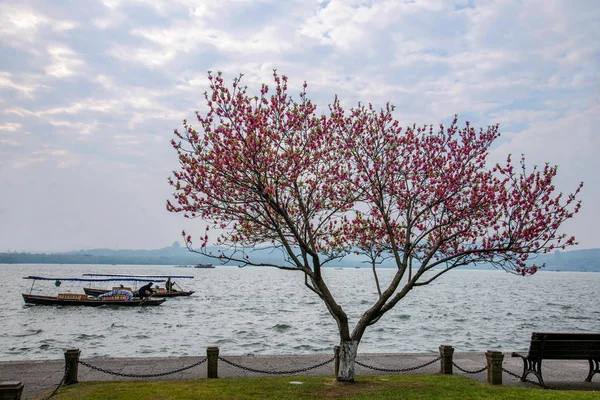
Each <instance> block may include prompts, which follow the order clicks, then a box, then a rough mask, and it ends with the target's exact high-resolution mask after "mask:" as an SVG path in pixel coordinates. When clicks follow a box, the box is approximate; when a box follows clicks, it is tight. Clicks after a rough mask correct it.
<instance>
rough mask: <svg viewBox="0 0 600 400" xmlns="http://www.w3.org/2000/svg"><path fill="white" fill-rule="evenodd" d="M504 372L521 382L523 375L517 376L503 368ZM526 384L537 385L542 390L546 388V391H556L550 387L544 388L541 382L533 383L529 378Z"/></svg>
mask: <svg viewBox="0 0 600 400" xmlns="http://www.w3.org/2000/svg"><path fill="white" fill-rule="evenodd" d="M502 371H504V372H506V373H507V374H508V375H511V376H513V377H515V378H517V379H518V380H521V375H517V374H515V373H514V372H512V371H509V370H507V369H506V368H502ZM525 382H527V383H531V384H533V385H537V386H539V387H542V388H544V389H549V390H554V388H551V387H549V386H542V384H541V383H539V382H536V381H532V380H531V379H527V378H526V379H525Z"/></svg>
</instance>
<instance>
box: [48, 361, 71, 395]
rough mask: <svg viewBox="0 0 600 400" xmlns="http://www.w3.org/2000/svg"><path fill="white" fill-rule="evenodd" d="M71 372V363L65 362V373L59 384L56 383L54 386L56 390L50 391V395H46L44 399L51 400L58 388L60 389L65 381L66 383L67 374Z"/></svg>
mask: <svg viewBox="0 0 600 400" xmlns="http://www.w3.org/2000/svg"><path fill="white" fill-rule="evenodd" d="M68 374H69V365H68V364H65V374H64V375H63V377H62V379H61V380H60V382H58V385H56V387H55V388H54V390H53V391H52V393H50V394H49V395H48V397H45V398H44V400H49V399H51V398H53V397H54V396H55V395H56V393H57V392H58V389H60V387H61V386H62V385H63V383H65V380H66V379H67V375H68Z"/></svg>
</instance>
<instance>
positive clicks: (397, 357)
mask: <svg viewBox="0 0 600 400" xmlns="http://www.w3.org/2000/svg"><path fill="white" fill-rule="evenodd" d="M438 356H439V354H436V353H431V354H422V353H418V354H416V353H411V354H404V353H403V354H400V353H396V354H359V355H358V357H357V361H359V362H361V363H363V364H365V365H368V366H373V367H378V368H387V369H404V368H410V367H415V366H420V365H423V364H425V363H427V362H429V361H431V360H434V359H435V358H437V357H438ZM220 357H222V358H223V359H225V360H228V361H231V362H233V363H235V364H238V365H242V366H245V367H249V368H252V369H257V370H268V371H289V370H298V369H302V368H305V367H311V366H314V365H317V364H319V363H323V362H326V361H327V360H329V359H331V358H332V357H333V355H328V354H315V355H237V356H233V355H231V356H229V355H226V354H221V355H220ZM204 358H205V356H204V355H202V356H199V357H170V358H86V357H85V353H84V352H83V351H82V354H81V361H84V362H86V363H88V364H90V365H93V366H96V367H99V368H102V369H105V370H108V371H113V372H118V373H122V374H135V375H138V374H160V373H163V372H170V371H174V370H177V369H181V368H183V367H186V366H189V365H192V364H194V363H197V362H198V361H200V360H202V359H204ZM454 363H455V364H456V365H457V366H459V367H461V368H462V369H465V370H468V371H475V370H478V369H481V368H483V367H485V366H486V358H485V354H484V353H482V352H468V353H454ZM522 366H523V363H522V361H521V359H520V358H512V357H511V356H510V353H504V364H503V367H504V368H505V369H506V370H508V371H511V372H514V373H516V374H517V375H520V373H521V371H522V368H523V367H522ZM78 368H79V371H78V378H79V381H80V382H87V381H111V380H169V381H173V380H184V379H198V378H206V372H207V370H206V368H207V367H206V363H203V364H201V365H198V366H196V367H193V368H190V369H187V370H185V371H182V372H178V373H175V374H170V375H165V376H160V377H154V378H127V377H120V376H115V375H110V374H107V373H104V372H100V371H96V370H93V369H90V368H89V367H86V366H84V365H81V364H80V365H79V367H78ZM218 368H219V377H220V378H232V377H255V376H268V375H266V374H264V373H256V372H251V371H248V370H244V369H241V368H239V367H236V366H233V365H230V364H227V363H225V362H224V361H222V360H220V361H219V367H218ZM588 369H589V364H588V362H587V361H585V360H584V361H569V360H561V361H554V360H547V361H546V360H545V361H544V362H543V364H542V373H543V376H544V381H545V383H546V384H547V385H548V386H549V387H552V388H556V389H567V390H572V389H579V390H596V391H600V376H599V375H598V374H597V375H596V376H594V378H593V382H591V383H590V382H584V379H585V377H586V376H587V374H588ZM439 371H440V361H436V362H434V363H433V364H431V365H428V366H426V367H423V368H420V369H417V370H414V371H410V372H403V374H406V373H412V374H433V373H438V372H439ZM374 374H390V373H389V372H382V371H376V370H372V369H368V368H365V367H362V366H359V365H357V366H356V376H357V378H359V377H360V376H361V375H374ZM454 374H456V375H466V376H468V377H470V378H473V379H477V380H479V381H482V382H487V372H485V371H484V372H479V373H476V374H467V373H465V372H461V371H460V370H458V369H457V368H456V367H454ZM63 375H64V360H62V359H61V360H44V361H2V362H0V381H21V382H23V384H24V385H25V389H24V392H23V397H22V399H24V400H28V399H40V398H43V397H44V396H46V395H48V394H49V393H50V392H51V391H52V390H53V389H54V388H55V387H56V384H57V383H58V382H60V381H61V379H62V377H63ZM306 375H331V376H332V377H333V375H334V363H333V362H330V363H328V364H326V365H324V366H321V367H318V368H316V369H311V370H309V371H304V372H300V373H296V374H290V375H286V376H294V377H295V378H294V380H300V379H298V376H306ZM502 378H503V384H504V385H513V386H522V387H535V385H532V384H530V383H523V382H520V381H519V380H518V379H517V378H515V377H513V376H511V375H509V374H507V373H504V374H503V376H502ZM529 378H530V379H532V380H535V377H533V376H532V375H530V376H529ZM599 397H600V394H599Z"/></svg>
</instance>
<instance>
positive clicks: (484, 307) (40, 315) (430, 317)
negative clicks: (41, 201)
mask: <svg viewBox="0 0 600 400" xmlns="http://www.w3.org/2000/svg"><path fill="white" fill-rule="evenodd" d="M0 269H1V270H2V276H3V278H4V279H3V282H4V295H3V306H2V308H0V321H2V323H1V325H0V343H1V346H0V360H2V361H7V360H41V359H60V358H62V357H63V351H64V349H65V348H80V349H81V350H82V357H85V358H88V357H95V356H101V357H109V356H110V357H144V356H152V357H154V356H198V355H200V356H203V355H205V354H206V347H207V346H214V345H216V346H219V347H220V349H221V354H226V355H233V354H307V353H330V354H331V353H332V352H333V346H334V345H336V344H337V343H338V334H337V327H336V324H335V322H334V320H333V318H332V317H331V316H330V315H329V313H328V312H327V309H326V308H325V306H324V304H323V303H322V302H321V300H320V299H319V298H318V297H317V296H316V295H315V294H314V293H312V292H311V291H310V290H309V289H308V288H306V287H305V286H304V284H303V282H304V278H303V275H302V274H301V273H297V272H292V271H280V270H275V269H262V268H237V267H217V268H215V269H192V268H190V269H183V268H174V267H170V266H122V265H119V266H110V265H0ZM380 271H381V272H380V274H381V275H380V279H381V280H382V281H389V279H390V278H391V276H392V274H393V270H391V269H389V270H386V269H382V270H380ZM84 273H129V274H173V275H194V276H195V278H194V279H176V282H177V283H178V284H179V285H180V286H181V287H182V288H184V289H185V290H195V291H196V293H195V294H193V295H192V296H191V297H181V298H174V299H168V300H167V301H166V302H165V303H164V304H163V305H161V306H158V307H139V308H138V307H134V308H129V307H123V308H118V307H98V308H89V307H59V306H26V305H25V304H24V302H23V298H22V296H21V293H29V290H30V287H31V283H32V281H30V280H24V279H22V277H23V276H27V275H40V276H52V277H81V275H82V274H84ZM324 276H325V278H326V279H327V280H328V281H329V282H330V287H331V288H332V291H333V293H334V295H335V296H336V297H337V298H338V301H339V302H340V303H341V304H342V306H343V307H344V308H345V310H346V312H347V313H348V315H349V316H350V318H351V321H356V320H357V319H358V317H359V315H360V314H361V313H362V312H363V311H364V310H365V309H366V308H367V307H368V306H369V305H370V304H372V302H373V300H374V299H375V298H376V288H375V285H374V280H373V276H372V272H371V270H370V269H368V268H361V269H354V268H344V269H342V270H339V269H333V268H328V269H326V270H325V272H324ZM96 285H97V284H96ZM82 287H83V283H81V282H67V281H63V283H62V286H61V287H60V292H69V291H70V292H76V293H83V290H82ZM599 289H600V273H584V272H580V273H577V272H541V273H538V274H536V275H534V276H531V277H525V278H524V277H520V276H514V275H510V274H507V273H505V272H503V271H483V270H457V271H451V272H449V273H448V274H446V275H445V276H443V277H441V278H440V279H439V280H437V281H436V282H434V283H432V284H430V285H428V286H425V287H419V288H416V289H414V290H413V291H412V292H411V293H410V294H409V295H408V296H407V297H406V298H405V299H403V300H401V301H400V303H398V305H397V306H396V307H395V308H394V309H393V310H392V311H391V312H389V313H388V314H386V315H385V316H384V317H383V318H382V319H381V320H380V321H379V322H378V323H377V324H376V325H373V326H371V327H369V328H368V330H367V332H366V334H365V336H364V337H363V340H362V342H361V344H360V347H359V352H361V353H395V352H417V353H419V352H436V351H438V347H439V346H440V345H441V344H449V345H452V346H454V348H455V349H456V351H485V350H488V349H489V350H502V351H523V350H526V349H527V346H528V341H529V338H530V335H531V332H533V331H554V332H561V331H564V332H567V331H568V332H599V331H600V302H599V300H598V292H599ZM58 292H59V289H58V288H56V287H55V286H54V284H53V282H51V281H46V282H44V281H39V282H36V284H35V286H34V290H33V293H38V294H53V295H54V294H56V293H58Z"/></svg>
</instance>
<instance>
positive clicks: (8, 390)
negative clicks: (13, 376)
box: [0, 381, 23, 400]
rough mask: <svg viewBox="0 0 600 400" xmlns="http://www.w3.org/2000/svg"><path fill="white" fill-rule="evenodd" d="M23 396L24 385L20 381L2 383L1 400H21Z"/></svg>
mask: <svg viewBox="0 0 600 400" xmlns="http://www.w3.org/2000/svg"><path fill="white" fill-rule="evenodd" d="M22 394H23V383H21V382H19V381H5V382H0V399H2V400H21V395H22Z"/></svg>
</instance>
